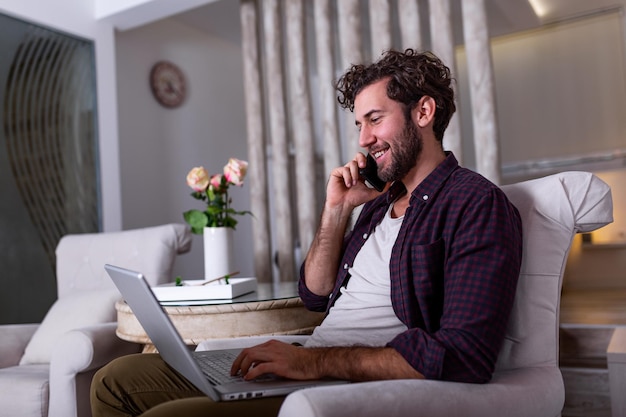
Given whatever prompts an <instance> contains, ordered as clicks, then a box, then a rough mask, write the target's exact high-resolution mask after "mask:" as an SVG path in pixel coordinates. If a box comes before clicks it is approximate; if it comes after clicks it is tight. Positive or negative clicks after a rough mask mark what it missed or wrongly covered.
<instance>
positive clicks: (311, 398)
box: [198, 172, 613, 417]
mask: <svg viewBox="0 0 626 417" xmlns="http://www.w3.org/2000/svg"><path fill="white" fill-rule="evenodd" d="M502 188H503V190H504V191H505V193H506V194H507V195H508V197H509V199H510V200H511V201H512V202H513V204H515V206H516V207H517V208H518V209H519V211H520V214H521V217H522V225H523V234H524V252H523V260H522V270H521V273H520V279H519V282H518V287H517V293H516V297H515V304H514V307H513V312H512V315H511V318H510V321H509V326H508V330H507V335H506V339H505V343H504V346H503V348H502V350H501V351H500V355H499V357H498V362H497V365H496V372H495V373H494V375H493V379H492V380H491V382H489V383H487V384H465V383H456V382H444V381H432V380H395V381H374V382H364V383H354V384H347V385H337V386H332V387H317V388H309V389H304V390H300V391H296V392H294V393H292V394H290V395H289V396H287V398H286V400H285V402H284V403H283V405H282V407H281V410H280V414H279V416H280V417H340V416H341V417H343V416H359V417H375V416H376V417H378V416H386V417H424V416H428V417H453V416H463V417H491V416H507V417H556V416H560V415H561V410H562V408H563V404H564V398H565V389H564V385H563V378H562V376H561V372H560V370H559V367H558V356H559V336H558V335H559V304H560V296H561V284H562V279H563V272H564V268H565V263H566V259H567V255H568V253H569V249H570V246H571V243H572V239H573V237H574V234H575V233H577V232H588V231H591V230H594V229H597V228H599V227H602V226H604V225H605V224H607V223H610V222H611V221H612V220H613V217H612V207H613V203H612V199H611V191H610V188H609V187H608V186H607V185H606V184H605V183H604V182H602V181H601V180H600V179H598V178H597V177H596V176H594V175H592V174H590V173H584V172H565V173H561V174H555V175H551V176H548V177H545V178H540V179H536V180H531V181H525V182H521V183H518V184H513V185H507V186H504V187H502ZM302 337H306V336H302ZM264 339H267V338H262V339H261V338H246V339H236V340H212V341H207V342H204V343H202V344H200V346H199V347H198V348H199V349H219V348H227V347H235V346H250V345H254V344H256V343H258V342H260V341H263V340H264ZM294 340H295V337H294V336H292V337H290V338H289V341H291V342H293V341H294ZM300 341H302V340H300Z"/></svg>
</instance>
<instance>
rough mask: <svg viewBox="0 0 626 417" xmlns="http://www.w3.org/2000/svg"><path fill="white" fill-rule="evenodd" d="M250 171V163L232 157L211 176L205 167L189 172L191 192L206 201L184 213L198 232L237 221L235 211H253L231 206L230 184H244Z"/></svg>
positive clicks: (226, 225)
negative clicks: (218, 172)
mask: <svg viewBox="0 0 626 417" xmlns="http://www.w3.org/2000/svg"><path fill="white" fill-rule="evenodd" d="M247 171H248V163H247V162H246V161H242V160H239V159H236V158H230V159H229V160H228V163H227V164H226V166H224V173H223V174H215V175H212V176H209V173H208V172H207V170H206V169H204V167H195V168H192V170H191V171H189V173H188V174H187V185H188V186H189V187H191V189H192V190H193V192H192V193H191V196H192V197H193V198H195V199H197V200H202V201H204V202H205V203H206V210H204V211H201V210H195V209H194V210H189V211H186V212H184V213H183V217H184V218H185V221H186V222H187V223H188V224H189V226H191V231H192V232H193V233H195V234H199V235H201V234H203V232H204V228H205V227H230V228H232V229H234V228H235V226H236V225H237V220H236V219H235V218H234V217H233V216H235V215H244V214H252V213H251V212H250V211H247V210H246V211H237V210H235V209H233V208H232V207H231V203H232V199H231V198H230V197H229V196H228V188H229V187H230V186H231V185H236V186H242V185H243V179H244V178H245V176H246V173H247Z"/></svg>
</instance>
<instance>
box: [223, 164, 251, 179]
mask: <svg viewBox="0 0 626 417" xmlns="http://www.w3.org/2000/svg"><path fill="white" fill-rule="evenodd" d="M247 172H248V163H247V162H246V161H242V160H240V159H236V158H230V159H229V160H228V164H226V166H225V167H224V176H225V177H226V180H227V181H228V182H230V183H231V184H233V185H243V179H244V178H245V176H246V173H247Z"/></svg>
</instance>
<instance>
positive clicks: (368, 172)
mask: <svg viewBox="0 0 626 417" xmlns="http://www.w3.org/2000/svg"><path fill="white" fill-rule="evenodd" d="M359 175H361V176H362V177H363V178H364V179H365V181H367V183H368V184H369V185H370V186H372V187H373V188H374V189H376V190H377V191H382V190H384V189H385V185H387V183H386V182H385V181H383V180H381V179H380V178H379V177H378V166H377V165H376V160H374V157H373V156H372V155H370V154H367V163H366V165H365V168H361V169H360V170H359Z"/></svg>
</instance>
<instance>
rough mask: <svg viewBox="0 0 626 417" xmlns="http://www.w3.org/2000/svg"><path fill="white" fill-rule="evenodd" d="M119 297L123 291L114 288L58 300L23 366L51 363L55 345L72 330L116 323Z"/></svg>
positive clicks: (33, 340) (27, 354)
mask: <svg viewBox="0 0 626 417" xmlns="http://www.w3.org/2000/svg"><path fill="white" fill-rule="evenodd" d="M119 298H120V294H119V292H118V291H117V290H113V289H111V290H92V291H80V292H76V293H73V294H68V295H66V296H65V297H63V298H60V299H58V300H57V301H56V302H55V303H54V304H53V305H52V307H51V308H50V310H48V313H47V314H46V317H44V319H43V322H42V323H41V325H40V326H39V328H38V329H37V331H36V332H35V334H34V335H33V337H32V339H31V340H30V341H29V342H28V345H27V346H26V350H25V352H24V356H22V358H21V360H20V365H25V364H34V363H50V357H51V354H52V350H53V348H54V346H55V343H56V342H57V340H58V339H59V338H60V337H61V336H62V335H63V333H65V332H67V331H69V330H73V329H77V328H79V327H85V326H90V325H93V324H98V323H105V322H110V321H115V320H116V312H115V301H117V300H118V299H119Z"/></svg>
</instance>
